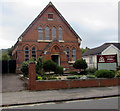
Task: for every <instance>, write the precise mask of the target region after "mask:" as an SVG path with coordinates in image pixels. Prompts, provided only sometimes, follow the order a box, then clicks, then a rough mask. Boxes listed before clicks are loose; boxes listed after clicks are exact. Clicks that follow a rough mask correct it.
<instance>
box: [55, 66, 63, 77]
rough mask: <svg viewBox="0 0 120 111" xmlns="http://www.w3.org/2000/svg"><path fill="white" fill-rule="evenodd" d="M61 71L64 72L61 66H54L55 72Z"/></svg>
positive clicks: (60, 72)
mask: <svg viewBox="0 0 120 111" xmlns="http://www.w3.org/2000/svg"><path fill="white" fill-rule="evenodd" d="M63 73H64V71H63V67H61V66H57V67H56V70H55V74H60V75H62V74H63Z"/></svg>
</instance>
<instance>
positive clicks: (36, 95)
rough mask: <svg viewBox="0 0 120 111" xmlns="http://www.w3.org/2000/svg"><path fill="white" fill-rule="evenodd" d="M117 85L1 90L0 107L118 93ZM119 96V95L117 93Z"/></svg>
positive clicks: (116, 94) (90, 97)
mask: <svg viewBox="0 0 120 111" xmlns="http://www.w3.org/2000/svg"><path fill="white" fill-rule="evenodd" d="M119 88H120V86H119V87H117V86H114V87H92V88H74V89H61V90H47V91H29V90H23V91H16V92H2V93H1V94H2V107H6V106H14V105H25V104H26V105H27V104H36V103H47V102H62V101H70V100H80V99H81V100H82V99H93V98H94V99H95V98H102V97H113V96H118V95H119V93H118V92H119V90H118V89H119ZM119 96H120V95H119Z"/></svg>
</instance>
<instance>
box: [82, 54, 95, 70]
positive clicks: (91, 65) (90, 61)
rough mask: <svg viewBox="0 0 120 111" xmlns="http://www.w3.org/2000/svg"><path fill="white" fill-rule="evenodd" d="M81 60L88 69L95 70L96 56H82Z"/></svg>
mask: <svg viewBox="0 0 120 111" xmlns="http://www.w3.org/2000/svg"><path fill="white" fill-rule="evenodd" d="M83 59H85V60H86V62H87V64H88V68H97V56H96V55H89V56H84V57H83Z"/></svg>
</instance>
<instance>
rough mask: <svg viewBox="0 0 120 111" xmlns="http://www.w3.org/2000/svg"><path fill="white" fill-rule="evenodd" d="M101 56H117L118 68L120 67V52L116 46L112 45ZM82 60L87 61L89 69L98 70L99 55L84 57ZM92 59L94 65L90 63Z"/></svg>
mask: <svg viewBox="0 0 120 111" xmlns="http://www.w3.org/2000/svg"><path fill="white" fill-rule="evenodd" d="M101 54H102V55H112V54H117V61H118V66H120V50H119V49H118V48H116V47H115V46H114V45H110V46H109V47H108V48H106V49H105V50H104V51H103V52H102V53H101ZM82 58H83V59H85V60H86V62H87V64H88V68H97V55H89V56H84V57H82ZM91 58H92V64H91V63H90V59H91Z"/></svg>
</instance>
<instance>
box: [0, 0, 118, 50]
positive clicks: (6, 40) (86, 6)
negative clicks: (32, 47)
mask: <svg viewBox="0 0 120 111" xmlns="http://www.w3.org/2000/svg"><path fill="white" fill-rule="evenodd" d="M118 1H119V0H51V2H52V3H53V4H54V5H55V7H56V8H57V9H58V10H59V12H60V13H61V14H62V15H63V17H64V18H65V19H66V20H67V21H68V23H69V24H70V25H71V26H72V28H73V29H74V30H75V31H76V33H77V34H78V35H79V36H80V38H81V39H82V42H81V46H80V47H81V48H85V47H89V48H94V47H97V46H100V45H102V44H103V43H106V42H117V41H118ZM49 2H50V0H0V18H1V20H0V49H5V48H10V47H12V46H13V45H14V44H15V43H16V41H17V39H18V37H19V36H20V35H21V34H22V33H23V32H24V30H25V29H26V28H27V27H28V26H29V24H30V23H31V22H32V21H33V20H34V19H35V18H36V17H37V15H38V14H39V13H40V12H41V11H42V10H43V9H44V8H45V7H46V5H47V4H48V3H49Z"/></svg>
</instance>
